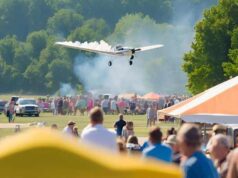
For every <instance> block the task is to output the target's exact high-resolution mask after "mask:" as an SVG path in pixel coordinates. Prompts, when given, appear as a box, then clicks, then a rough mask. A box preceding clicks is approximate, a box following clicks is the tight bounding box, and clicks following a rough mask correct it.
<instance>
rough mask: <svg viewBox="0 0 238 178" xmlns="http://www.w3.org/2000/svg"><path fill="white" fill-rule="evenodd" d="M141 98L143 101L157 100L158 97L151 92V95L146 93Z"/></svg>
mask: <svg viewBox="0 0 238 178" xmlns="http://www.w3.org/2000/svg"><path fill="white" fill-rule="evenodd" d="M142 98H143V99H145V100H159V99H160V95H158V94H157V93H153V92H151V93H147V94H146V95H144V96H143V97H142Z"/></svg>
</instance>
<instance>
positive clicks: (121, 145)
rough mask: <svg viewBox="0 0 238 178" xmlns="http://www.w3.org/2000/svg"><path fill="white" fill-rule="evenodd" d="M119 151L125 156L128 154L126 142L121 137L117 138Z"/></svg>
mask: <svg viewBox="0 0 238 178" xmlns="http://www.w3.org/2000/svg"><path fill="white" fill-rule="evenodd" d="M117 149H118V151H119V153H121V154H124V153H126V152H127V150H126V148H125V144H124V141H123V140H122V139H121V138H120V137H118V138H117Z"/></svg>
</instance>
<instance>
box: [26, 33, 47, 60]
mask: <svg viewBox="0 0 238 178" xmlns="http://www.w3.org/2000/svg"><path fill="white" fill-rule="evenodd" d="M47 40H48V34H47V33H46V31H44V30H41V31H35V32H32V33H30V34H29V35H28V36H27V40H26V42H27V43H28V44H30V46H31V47H32V57H33V58H38V57H39V56H40V53H41V51H42V50H43V49H44V48H45V47H46V45H47Z"/></svg>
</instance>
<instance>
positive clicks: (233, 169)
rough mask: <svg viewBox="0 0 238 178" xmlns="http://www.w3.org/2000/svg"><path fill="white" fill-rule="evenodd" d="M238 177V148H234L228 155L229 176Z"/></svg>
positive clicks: (228, 177)
mask: <svg viewBox="0 0 238 178" xmlns="http://www.w3.org/2000/svg"><path fill="white" fill-rule="evenodd" d="M237 177H238V148H236V149H234V150H233V151H232V152H231V153H230V154H229V156H228V171H227V178H237Z"/></svg>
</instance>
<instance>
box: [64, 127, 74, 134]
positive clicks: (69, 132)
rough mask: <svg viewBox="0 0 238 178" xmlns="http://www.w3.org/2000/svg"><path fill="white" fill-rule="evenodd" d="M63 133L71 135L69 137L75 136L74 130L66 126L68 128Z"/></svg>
mask: <svg viewBox="0 0 238 178" xmlns="http://www.w3.org/2000/svg"><path fill="white" fill-rule="evenodd" d="M63 133H65V134H69V135H73V132H72V129H71V128H69V126H66V127H65V128H64V129H63Z"/></svg>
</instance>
